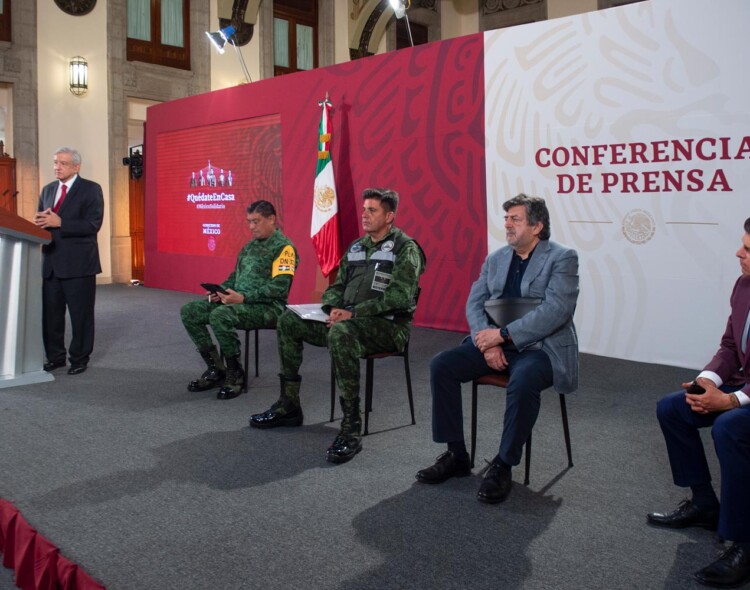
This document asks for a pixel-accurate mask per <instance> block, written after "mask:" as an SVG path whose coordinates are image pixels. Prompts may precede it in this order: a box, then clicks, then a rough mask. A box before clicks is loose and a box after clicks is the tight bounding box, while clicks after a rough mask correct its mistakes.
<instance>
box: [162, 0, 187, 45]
mask: <svg viewBox="0 0 750 590" xmlns="http://www.w3.org/2000/svg"><path fill="white" fill-rule="evenodd" d="M182 8H183V0H161V42H162V44H163V45H171V46H172V47H184V46H185V40H184V39H183V34H182V33H183V30H184V28H183V26H182V14H183V13H182Z"/></svg>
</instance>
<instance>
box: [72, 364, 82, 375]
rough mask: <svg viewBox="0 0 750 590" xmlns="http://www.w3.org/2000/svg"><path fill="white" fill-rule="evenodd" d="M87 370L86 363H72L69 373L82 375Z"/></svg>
mask: <svg viewBox="0 0 750 590" xmlns="http://www.w3.org/2000/svg"><path fill="white" fill-rule="evenodd" d="M85 370H86V365H72V366H71V367H70V369H68V375H80V374H81V373H83V372H84V371H85Z"/></svg>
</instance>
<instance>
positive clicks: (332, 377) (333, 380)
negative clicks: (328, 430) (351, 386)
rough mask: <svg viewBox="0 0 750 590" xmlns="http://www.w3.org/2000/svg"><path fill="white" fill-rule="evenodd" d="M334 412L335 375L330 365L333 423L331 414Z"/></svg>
mask: <svg viewBox="0 0 750 590" xmlns="http://www.w3.org/2000/svg"><path fill="white" fill-rule="evenodd" d="M335 410H336V373H334V372H333V363H331V419H330V420H329V422H333V413H334V411H335Z"/></svg>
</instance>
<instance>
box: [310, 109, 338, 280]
mask: <svg viewBox="0 0 750 590" xmlns="http://www.w3.org/2000/svg"><path fill="white" fill-rule="evenodd" d="M318 106H320V107H322V108H323V113H322V114H321V117H320V127H319V129H318V167H317V169H316V170H315V189H314V194H313V210H312V221H311V222H310V237H311V238H312V242H313V246H314V247H315V252H316V253H317V255H318V262H319V263H320V270H321V271H322V272H323V276H324V277H327V276H328V275H329V274H331V272H333V271H334V270H335V269H336V268H337V267H338V265H339V260H340V259H341V237H340V235H339V205H338V201H337V200H336V182H335V181H334V178H333V162H332V161H331V151H330V149H331V124H330V120H329V117H328V114H329V113H328V111H329V110H330V108H331V103H330V101H329V100H328V97H327V96H326V99H325V100H324V101H321V102H319V103H318Z"/></svg>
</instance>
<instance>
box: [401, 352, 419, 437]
mask: <svg viewBox="0 0 750 590" xmlns="http://www.w3.org/2000/svg"><path fill="white" fill-rule="evenodd" d="M404 373H406V392H407V393H408V395H409V411H410V412H411V423H412V425H413V424H416V423H417V422H416V420H414V396H413V395H412V392H411V371H410V370H409V345H408V344H407V345H406V348H405V349H404Z"/></svg>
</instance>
